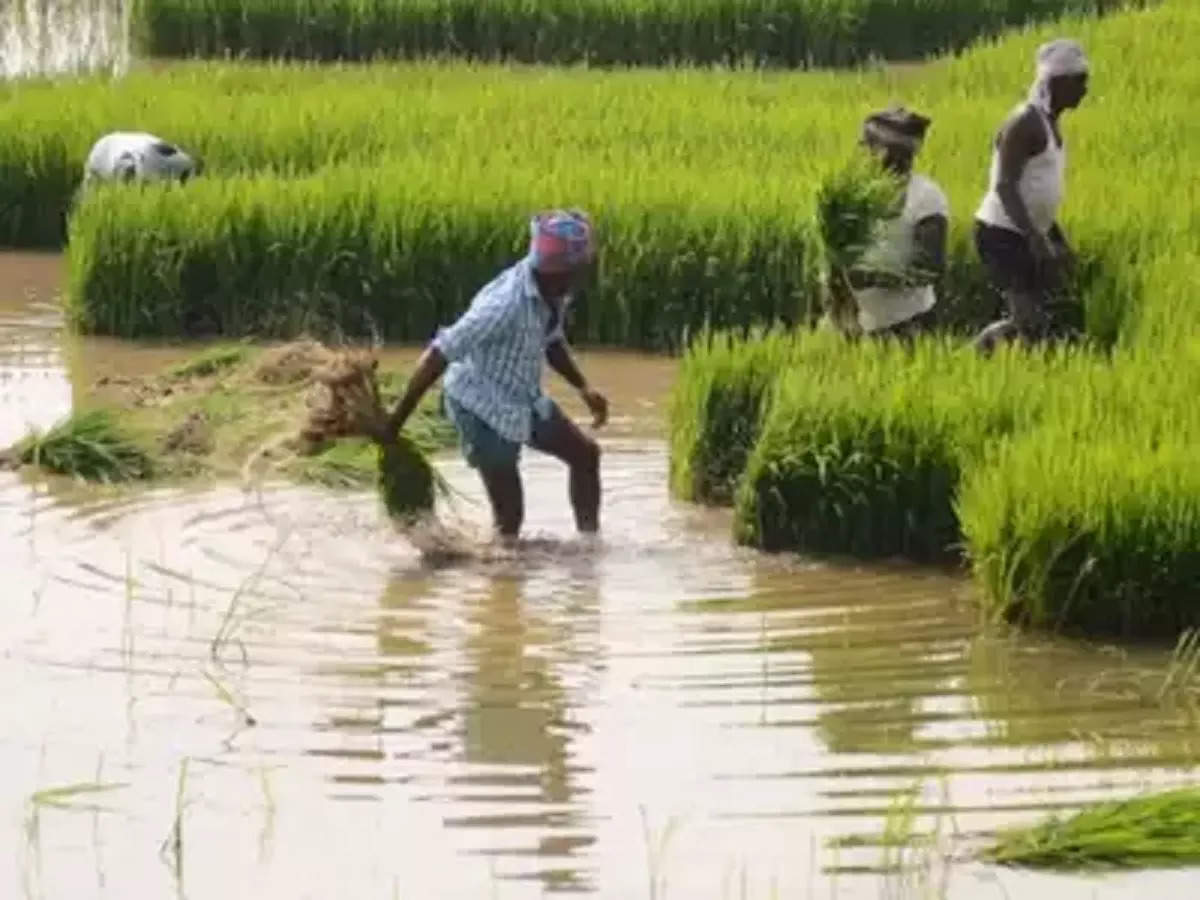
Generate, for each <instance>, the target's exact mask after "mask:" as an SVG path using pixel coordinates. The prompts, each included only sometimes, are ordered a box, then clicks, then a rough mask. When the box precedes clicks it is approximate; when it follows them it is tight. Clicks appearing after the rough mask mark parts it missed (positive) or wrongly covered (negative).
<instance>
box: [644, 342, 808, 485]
mask: <svg viewBox="0 0 1200 900" xmlns="http://www.w3.org/2000/svg"><path fill="white" fill-rule="evenodd" d="M810 344H811V342H810ZM793 353H794V342H793V339H792V338H791V337H790V336H789V335H788V334H787V333H785V332H780V331H775V332H771V333H768V334H764V335H755V336H754V337H753V338H752V339H751V340H749V341H746V342H743V341H740V340H738V339H736V338H734V337H733V336H732V335H730V334H728V333H725V332H722V333H718V334H711V333H706V334H704V335H701V336H700V337H698V338H697V339H696V340H695V341H693V342H692V344H691V345H690V346H689V347H688V350H687V352H686V353H685V354H684V356H683V360H682V362H681V363H680V370H679V377H678V378H677V379H676V381H675V386H674V389H673V392H672V395H671V400H670V407H669V413H668V418H669V421H670V445H671V451H670V478H671V489H672V491H673V492H674V493H675V494H676V495H677V496H678V497H681V498H682V499H685V500H693V501H700V502H705V503H729V502H730V500H731V499H732V497H733V489H734V485H735V483H736V481H737V479H738V477H739V476H740V475H741V473H742V470H743V469H745V467H746V457H747V456H748V455H749V453H750V449H751V448H752V447H753V446H754V444H755V442H756V441H757V440H758V430H759V425H760V423H761V421H762V414H763V410H764V408H765V406H766V402H767V399H768V395H769V392H768V389H769V387H770V386H771V385H772V384H773V383H774V381H775V378H776V376H777V375H778V372H779V369H780V367H782V366H784V365H786V364H787V363H788V362H789V361H790V360H791V358H792V356H793Z"/></svg>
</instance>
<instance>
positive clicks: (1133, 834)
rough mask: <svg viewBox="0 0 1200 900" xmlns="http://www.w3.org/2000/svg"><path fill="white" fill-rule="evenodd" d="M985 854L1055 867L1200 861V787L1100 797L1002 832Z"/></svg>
mask: <svg viewBox="0 0 1200 900" xmlns="http://www.w3.org/2000/svg"><path fill="white" fill-rule="evenodd" d="M984 856H985V858H986V859H988V860H990V861H992V862H997V863H1001V864H1004V865H1012V866H1026V867H1029V868H1039V869H1055V870H1063V871H1070V870H1081V869H1082V870H1103V869H1107V870H1112V869H1132V868H1139V869H1140V868H1151V867H1159V868H1162V867H1170V866H1189V865H1196V864H1197V863H1200V791H1198V790H1196V789H1195V788H1181V789H1178V790H1172V791H1165V792H1162V793H1157V794H1144V795H1142V796H1139V797H1134V798H1132V799H1129V800H1122V801H1114V802H1107V803H1098V804H1096V805H1094V806H1089V807H1087V808H1085V809H1083V810H1081V811H1080V812H1078V813H1076V814H1075V815H1073V816H1070V817H1067V818H1060V817H1057V816H1052V817H1050V818H1049V819H1047V820H1046V821H1044V822H1042V823H1040V824H1038V825H1035V826H1033V827H1030V828H1016V829H1011V830H1008V831H1006V832H1004V833H1002V834H1001V835H1000V836H999V838H998V840H997V841H996V843H995V844H994V845H992V846H991V847H989V848H988V849H987V851H986V852H985V854H984Z"/></svg>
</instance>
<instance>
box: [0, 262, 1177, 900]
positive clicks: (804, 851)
mask: <svg viewBox="0 0 1200 900" xmlns="http://www.w3.org/2000/svg"><path fill="white" fill-rule="evenodd" d="M58 270H59V263H58V261H57V260H56V259H55V258H54V257H36V256H9V257H5V258H3V261H2V263H0V284H2V285H4V290H5V291H6V292H7V293H8V294H10V295H11V296H8V297H6V298H5V299H4V300H3V302H0V373H2V377H3V385H4V390H3V395H2V396H3V405H2V406H0V429H2V430H3V435H4V437H3V441H4V442H7V441H8V440H9V439H11V438H12V437H13V436H14V435H15V434H17V433H19V432H20V430H21V429H22V428H23V427H24V424H25V423H27V422H31V423H33V424H39V425H44V424H48V423H49V422H51V421H53V420H54V419H55V418H56V417H58V416H59V415H61V414H62V413H64V412H66V411H67V410H69V409H70V408H71V405H72V403H73V402H75V399H76V398H77V397H78V396H79V395H80V393H81V391H82V390H83V389H84V387H85V386H86V384H88V383H90V381H92V380H93V379H94V378H96V377H98V376H99V375H101V374H105V373H108V372H113V371H130V370H135V371H144V370H146V369H149V368H153V367H155V366H158V365H162V364H163V363H165V362H166V361H168V360H169V359H173V358H177V357H178V356H179V354H180V351H179V350H178V349H171V348H162V347H160V348H155V347H149V346H144V345H142V346H130V345H128V344H122V343H120V342H113V341H94V340H79V339H71V338H68V337H67V336H65V335H64V333H63V330H62V326H61V316H60V313H59V310H58V307H57V305H56V303H55V301H54V292H55V287H56V284H57V279H58V277H59V272H58ZM584 361H585V364H586V366H587V368H588V370H589V371H590V372H591V373H592V375H593V378H594V379H595V380H596V381H597V382H599V383H601V384H604V385H605V386H606V387H607V388H608V389H609V392H610V394H611V399H612V401H613V404H614V411H615V412H616V414H617V417H616V419H615V421H614V423H613V424H614V427H613V428H612V429H611V431H609V433H608V434H606V436H605V438H604V442H605V449H606V454H605V457H604V471H603V477H604V481H605V488H606V506H605V532H604V539H603V542H602V544H601V545H600V546H598V547H584V546H580V545H577V544H576V543H575V542H574V541H573V539H572V536H571V529H570V517H569V513H568V510H567V509H566V508H565V505H564V504H563V494H564V490H565V484H564V480H563V476H562V473H561V471H559V470H558V469H557V468H556V466H555V465H554V464H552V463H547V462H546V461H545V460H542V459H538V458H535V457H532V456H531V457H530V458H529V459H528V460H527V464H526V469H525V471H526V477H527V490H528V494H529V501H528V508H529V514H528V520H529V528H530V531H531V534H532V536H533V538H534V539H535V540H533V541H531V543H530V545H529V546H527V547H526V548H525V549H524V550H523V551H522V552H521V553H520V554H519V556H517V557H516V558H512V559H491V560H489V561H475V562H471V563H467V564H462V565H456V566H442V567H434V566H430V565H424V564H422V562H421V559H420V557H419V556H418V554H417V553H416V552H415V551H414V550H413V549H412V548H411V547H409V546H408V545H407V544H406V543H405V541H404V540H403V539H401V538H400V537H398V536H397V535H395V534H393V533H391V532H390V531H389V530H388V528H387V527H386V526H385V525H384V524H383V523H382V522H381V520H380V517H379V514H378V511H377V508H376V506H375V503H374V499H373V498H372V497H371V496H369V495H366V494H361V495H346V494H341V495H338V494H331V493H324V492H319V491H312V490H302V489H297V488H295V487H290V486H287V485H273V486H268V487H264V488H262V489H258V490H251V491H244V490H242V488H241V487H240V486H239V485H236V484H227V485H219V486H211V487H208V488H204V489H195V490H189V491H186V492H181V491H173V490H156V491H150V492H142V493H136V494H121V493H107V492H101V491H97V490H93V489H79V488H75V487H69V486H65V485H63V484H61V483H49V482H44V481H40V480H38V479H33V478H28V477H25V478H22V477H18V476H16V475H12V474H9V473H5V474H2V475H0V552H2V554H3V558H2V563H3V572H4V582H3V584H4V589H3V593H4V602H2V603H0V686H2V692H3V697H4V702H3V704H0V771H3V772H4V779H3V786H4V787H3V790H2V791H0V847H3V848H4V849H5V852H3V853H0V896H4V897H21V896H28V897H46V898H71V900H79V898H89V897H114V898H128V897H133V896H138V897H168V896H180V897H189V898H209V897H243V896H246V897H249V896H253V897H258V898H288V900H293V898H302V897H305V898H307V897H312V898H335V897H336V898H343V897H354V898H376V897H378V898H391V897H402V898H409V897H416V898H442V897H470V898H473V897H499V898H510V897H511V898H525V897H538V896H544V895H546V894H551V893H559V892H562V893H567V892H572V893H578V894H584V895H590V896H596V897H604V898H610V897H611V898H622V900H624V898H650V897H657V898H661V897H681V898H708V897H713V898H718V897H731V898H732V897H739V898H740V897H747V898H768V897H803V898H808V897H839V898H847V897H849V898H857V897H863V898H867V897H885V896H886V897H927V896H940V895H945V896H951V897H964V898H975V897H993V896H994V897H1003V896H1006V895H1007V896H1011V897H1033V898H1041V897H1047V898H1049V897H1053V898H1054V900H1062V898H1073V897H1093V896H1098V897H1125V896H1132V895H1133V893H1134V892H1135V891H1136V892H1137V893H1138V894H1144V895H1146V896H1164V897H1165V896H1187V895H1188V892H1187V891H1186V890H1185V888H1186V887H1187V886H1190V885H1192V884H1194V879H1195V878H1196V877H1197V876H1196V874H1195V873H1191V874H1188V873H1177V874H1138V875H1132V876H1122V877H1110V878H1106V879H1103V880H1094V879H1082V878H1061V877H1047V876H1034V875H1025V874H1020V873H1012V872H1002V871H1000V872H998V871H995V870H993V869H991V868H989V867H985V866H980V865H977V864H973V863H971V862H969V861H967V860H966V857H967V856H968V855H969V853H970V851H971V849H973V848H974V847H976V846H978V843H979V840H980V839H981V835H984V834H986V833H987V832H988V831H989V830H990V829H994V828H995V827H998V826H1001V825H1006V824H1011V823H1016V822H1022V821H1028V820H1030V819H1031V818H1033V817H1037V816H1040V815H1042V814H1044V813H1045V812H1046V811H1048V810H1054V809H1065V808H1071V807H1072V806H1076V805H1078V804H1081V803H1084V802H1087V801H1091V800H1094V799H1098V798H1104V797H1111V796H1122V795H1127V794H1129V793H1132V792H1135V791H1137V790H1140V789H1142V788H1144V787H1147V786H1162V785H1170V784H1177V783H1180V782H1183V781H1186V780H1187V779H1188V777H1189V775H1190V774H1191V773H1192V771H1193V760H1194V759H1195V758H1196V757H1195V753H1196V750H1197V747H1196V741H1197V738H1196V735H1197V732H1196V727H1195V722H1194V718H1193V717H1192V716H1191V715H1190V714H1189V712H1188V711H1187V710H1188V709H1189V707H1188V705H1187V704H1186V703H1185V702H1183V699H1182V698H1180V697H1177V696H1173V695H1168V696H1166V697H1165V698H1159V697H1158V696H1157V691H1158V688H1159V686H1160V685H1161V683H1162V680H1163V675H1164V662H1165V659H1164V657H1165V654H1163V653H1160V652H1149V651H1147V652H1142V653H1122V652H1118V651H1115V650H1111V649H1110V650H1105V649H1103V648H1090V647H1085V646H1081V645H1077V644H1072V643H1067V642H1060V641H1048V640H1040V639H1032V638H1028V637H1025V638H1022V637H1019V636H1011V635H1009V636H1005V635H999V634H992V635H980V634H979V632H978V629H977V628H976V627H975V625H974V619H973V618H972V612H971V608H970V605H969V600H970V592H969V589H968V588H967V586H966V585H965V584H964V582H963V581H961V580H960V579H958V578H956V577H952V576H950V575H946V574H939V573H933V572H928V571H922V570H915V569H911V568H905V567H855V568H846V567H840V568H839V567H835V566H830V565H824V564H815V563H809V562H805V561H803V560H796V559H788V558H766V557H763V556H760V555H757V554H754V553H750V552H743V551H738V550H736V549H734V548H733V547H731V546H730V543H729V541H728V539H727V536H726V535H727V532H726V528H727V526H728V522H727V519H726V517H725V516H724V514H719V513H711V512H706V511H703V510H698V509H694V508H690V507H688V506H685V505H681V504H676V503H673V502H671V501H670V499H669V498H668V497H667V494H666V491H665V480H666V455H665V448H664V445H663V440H662V426H663V403H664V398H665V393H666V391H667V390H668V388H669V385H670V380H671V377H672V372H673V366H672V365H671V363H670V362H669V361H666V360H661V359H660V360H656V359H647V358H644V357H636V356H618V355H606V354H593V355H590V356H588V357H585V360H584ZM441 466H442V470H443V471H444V472H445V473H446V475H447V476H448V477H449V479H450V480H451V482H452V483H453V485H454V486H455V487H456V488H458V489H459V490H460V491H461V492H462V494H463V497H462V498H461V499H460V500H459V501H458V504H457V511H458V513H459V514H460V515H461V516H463V517H464V518H465V520H466V521H467V522H474V523H475V524H477V525H479V526H482V525H483V524H484V523H486V519H487V516H486V512H485V508H484V506H483V503H482V497H481V494H480V491H479V489H478V488H477V486H476V485H475V483H474V481H473V479H472V478H471V476H470V473H469V472H468V471H466V470H465V469H464V467H463V466H462V464H461V463H460V462H459V461H458V460H457V459H456V458H454V457H452V456H449V457H447V458H445V459H444V460H442V462H441ZM81 784H82V785H88V786H92V787H95V786H104V787H107V788H109V789H108V790H105V791H102V792H99V791H97V792H76V793H72V792H69V791H68V792H66V793H59V794H55V793H54V791H55V789H58V788H63V787H66V786H71V785H81ZM905 804H908V805H909V806H911V808H912V809H913V811H914V812H915V814H916V817H915V819H914V820H913V822H912V825H911V828H910V829H909V830H910V831H913V832H916V833H917V834H918V836H919V835H921V834H926V833H929V834H935V835H937V837H936V840H935V839H933V838H930V839H927V840H925V841H924V842H923V843H922V842H921V841H919V840H918V841H912V842H910V844H909V846H908V847H907V848H901V849H900V850H895V849H893V850H887V849H884V848H881V847H880V846H878V840H875V841H874V842H873V841H872V837H874V838H876V839H877V838H878V835H879V834H880V832H881V831H882V830H883V829H884V827H885V825H886V824H887V823H888V822H889V821H891V822H892V823H893V824H895V823H897V822H899V821H900V819H901V818H902V817H900V816H897V815H894V814H891V815H890V814H889V811H894V810H897V809H903V808H905ZM922 847H928V848H931V849H922ZM897 863H901V864H903V865H902V866H901V867H900V871H897V868H898V867H897Z"/></svg>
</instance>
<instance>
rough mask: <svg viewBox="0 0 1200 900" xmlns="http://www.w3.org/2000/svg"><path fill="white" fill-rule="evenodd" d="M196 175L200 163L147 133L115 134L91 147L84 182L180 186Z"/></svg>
mask: <svg viewBox="0 0 1200 900" xmlns="http://www.w3.org/2000/svg"><path fill="white" fill-rule="evenodd" d="M199 172H200V165H199V163H198V162H197V161H196V160H194V159H192V158H191V157H190V156H189V155H188V154H186V153H184V152H183V151H182V150H180V149H179V148H178V147H176V146H175V145H174V144H172V143H170V142H169V141H164V140H163V139H162V138H160V137H157V136H156V135H153V134H148V133H146V132H130V131H116V132H112V133H111V134H106V135H105V136H104V137H102V138H100V140H98V141H96V143H95V144H93V145H92V149H91V152H90V153H88V158H87V163H86V165H85V166H84V176H83V180H84V183H85V184H86V183H88V182H90V181H94V180H98V181H166V180H170V181H181V182H183V181H187V180H188V179H189V178H190V177H192V176H193V175H197V174H199Z"/></svg>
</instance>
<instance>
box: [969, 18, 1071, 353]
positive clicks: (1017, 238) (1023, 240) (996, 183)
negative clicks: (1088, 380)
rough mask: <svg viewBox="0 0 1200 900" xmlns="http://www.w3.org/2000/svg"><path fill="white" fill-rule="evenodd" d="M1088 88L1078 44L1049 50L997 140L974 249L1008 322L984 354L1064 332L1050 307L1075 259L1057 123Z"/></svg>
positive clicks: (998, 325) (989, 331) (991, 333)
mask: <svg viewBox="0 0 1200 900" xmlns="http://www.w3.org/2000/svg"><path fill="white" fill-rule="evenodd" d="M1087 85H1088V62H1087V58H1086V57H1085V56H1084V52H1083V48H1081V47H1080V46H1079V44H1077V43H1076V42H1075V41H1071V40H1065V39H1060V40H1056V41H1051V42H1050V43H1048V44H1043V45H1042V46H1041V47H1040V48H1039V49H1038V53H1037V77H1036V79H1035V80H1034V83H1033V87H1032V88H1031V89H1030V92H1029V100H1028V102H1027V103H1025V104H1023V105H1021V106H1019V107H1018V108H1017V109H1016V110H1014V112H1013V113H1012V114H1011V115H1010V117H1009V118H1008V120H1007V121H1006V122H1005V123H1004V125H1003V127H1002V128H1001V130H1000V133H999V135H998V136H997V138H996V143H995V149H994V151H993V154H992V167H991V184H990V187H989V190H988V192H987V194H986V195H985V196H984V198H983V202H982V203H981V204H980V206H979V209H978V211H977V212H976V214H975V219H976V221H975V245H976V248H977V250H978V252H979V257H980V259H981V260H982V261H983V264H984V267H985V268H986V270H987V272H988V277H989V279H990V280H991V281H992V283H993V284H994V285H995V287H996V288H997V290H999V291H1000V293H1001V294H1002V295H1003V296H1004V301H1005V305H1006V307H1007V310H1008V316H1007V317H1006V318H1004V319H1001V320H1000V321H998V322H994V323H992V324H991V325H989V326H988V327H987V328H985V329H984V330H983V331H982V332H980V334H979V336H978V337H977V338H976V340H975V343H976V346H977V347H978V348H979V349H980V350H981V351H983V352H984V353H990V352H991V351H992V350H993V349H994V348H995V346H996V344H997V343H998V342H999V341H1007V340H1011V339H1012V338H1014V337H1018V336H1019V337H1021V338H1022V339H1023V340H1025V341H1032V340H1038V339H1041V338H1045V337H1048V336H1050V334H1051V333H1052V332H1053V331H1056V330H1059V329H1058V327H1057V326H1056V324H1055V323H1054V322H1053V321H1052V317H1051V315H1050V310H1049V305H1050V302H1051V300H1052V297H1053V295H1054V294H1055V293H1057V292H1058V290H1059V288H1060V287H1061V286H1062V281H1061V279H1062V276H1063V274H1064V272H1065V271H1066V270H1069V268H1070V267H1071V265H1072V264H1073V254H1072V252H1071V250H1070V248H1069V247H1068V245H1067V240H1066V236H1065V235H1064V234H1063V232H1062V228H1061V227H1060V226H1059V224H1058V222H1057V218H1056V217H1057V215H1058V208H1059V205H1060V204H1061V203H1062V199H1063V194H1064V188H1065V173H1066V164H1067V150H1066V146H1065V145H1064V142H1063V138H1062V133H1061V131H1060V130H1059V121H1058V120H1059V116H1061V115H1062V113H1063V111H1064V110H1068V109H1075V108H1076V107H1078V106H1079V104H1080V103H1081V102H1082V101H1083V98H1084V97H1085V96H1086V95H1087Z"/></svg>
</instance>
